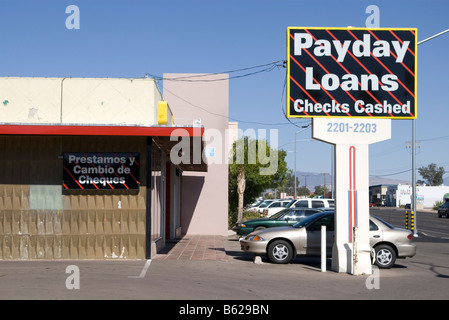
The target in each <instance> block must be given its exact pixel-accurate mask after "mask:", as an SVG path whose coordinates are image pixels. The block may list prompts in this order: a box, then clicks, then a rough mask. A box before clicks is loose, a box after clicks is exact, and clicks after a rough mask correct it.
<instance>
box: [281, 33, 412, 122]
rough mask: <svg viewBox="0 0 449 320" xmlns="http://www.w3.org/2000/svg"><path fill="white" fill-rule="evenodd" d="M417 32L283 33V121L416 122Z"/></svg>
mask: <svg viewBox="0 0 449 320" xmlns="http://www.w3.org/2000/svg"><path fill="white" fill-rule="evenodd" d="M416 49H417V29H403V28H401V29H367V28H300V27H289V28H288V29H287V116H288V117H289V118H300V117H359V118H384V119H415V118H416V70H417V64H416V63H417V55H416V53H417V50H416Z"/></svg>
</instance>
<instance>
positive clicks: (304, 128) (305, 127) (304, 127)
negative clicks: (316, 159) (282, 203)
mask: <svg viewBox="0 0 449 320" xmlns="http://www.w3.org/2000/svg"><path fill="white" fill-rule="evenodd" d="M310 125H311V124H310V123H309V124H308V125H306V126H302V127H301V128H303V129H302V130H299V131H296V132H295V172H294V173H295V200H296V135H297V134H298V133H300V132H303V131H304V130H306V129H307V128H308V127H310Z"/></svg>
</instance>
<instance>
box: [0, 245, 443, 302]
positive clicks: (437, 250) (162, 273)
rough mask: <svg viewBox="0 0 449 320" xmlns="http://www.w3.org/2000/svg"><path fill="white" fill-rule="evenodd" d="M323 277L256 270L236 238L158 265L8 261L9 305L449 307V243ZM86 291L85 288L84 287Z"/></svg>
mask: <svg viewBox="0 0 449 320" xmlns="http://www.w3.org/2000/svg"><path fill="white" fill-rule="evenodd" d="M330 262H331V261H330V259H328V261H327V271H326V272H321V265H320V260H319V258H310V257H302V258H296V259H295V260H294V261H293V262H292V263H290V264H287V265H275V264H271V263H269V262H268V261H266V260H263V261H262V263H261V264H256V263H254V260H253V257H252V256H249V255H247V254H245V253H243V252H242V251H241V250H240V245H239V242H238V240H237V239H236V238H235V237H234V236H229V237H220V236H188V237H184V238H183V239H181V240H180V241H178V242H173V243H169V245H168V246H167V249H166V250H165V251H164V252H162V253H160V254H158V255H157V256H156V257H155V258H153V259H152V260H107V261H104V260H102V261H98V260H87V261H86V260H84V261H68V260H59V261H54V260H52V261H49V260H38V261H11V260H3V261H0V299H2V300H10V299H14V300H17V299H18V300H24V299H26V300H131V299H133V300H134V299H137V300H177V301H178V302H180V301H183V300H188V301H192V300H194V301H201V302H202V303H207V301H217V300H218V301H223V300H225V301H234V302H235V301H240V302H241V301H247V300H250V301H257V303H263V302H264V301H266V302H268V301H289V300H396V299H401V300H404V299H405V300H410V299H412V300H415V299H420V300H430V299H432V300H440V299H443V300H446V299H448V298H449V289H448V288H449V247H448V243H434V242H427V241H417V255H416V256H415V257H413V258H411V259H405V260H398V261H397V264H396V266H395V267H394V268H392V269H388V270H379V269H374V270H375V272H374V273H373V274H372V275H363V276H354V275H350V274H346V273H337V272H334V271H332V270H330V267H331V266H330ZM78 284H79V286H78Z"/></svg>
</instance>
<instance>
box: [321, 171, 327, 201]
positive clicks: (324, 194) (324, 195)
mask: <svg viewBox="0 0 449 320" xmlns="http://www.w3.org/2000/svg"><path fill="white" fill-rule="evenodd" d="M326 174H327V173H322V175H323V176H324V189H323V198H325V197H326Z"/></svg>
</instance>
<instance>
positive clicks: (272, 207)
mask: <svg viewBox="0 0 449 320" xmlns="http://www.w3.org/2000/svg"><path fill="white" fill-rule="evenodd" d="M293 202H294V200H291V199H287V200H275V201H273V202H272V203H270V204H269V205H268V206H266V207H265V208H264V209H263V210H262V217H267V218H269V217H271V216H272V215H273V214H275V213H277V212H279V211H281V210H284V209H285V208H289V207H290V206H291V204H292V203H293Z"/></svg>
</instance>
